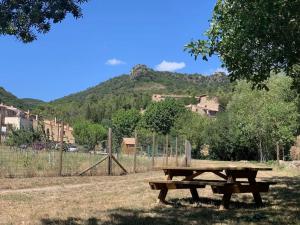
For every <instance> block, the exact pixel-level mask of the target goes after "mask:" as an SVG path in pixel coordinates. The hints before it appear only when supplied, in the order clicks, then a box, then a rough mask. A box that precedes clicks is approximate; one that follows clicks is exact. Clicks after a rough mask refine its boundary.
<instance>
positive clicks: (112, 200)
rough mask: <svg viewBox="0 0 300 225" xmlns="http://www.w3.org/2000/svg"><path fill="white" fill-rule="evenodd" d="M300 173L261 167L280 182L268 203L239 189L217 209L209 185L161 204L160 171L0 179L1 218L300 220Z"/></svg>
mask: <svg viewBox="0 0 300 225" xmlns="http://www.w3.org/2000/svg"><path fill="white" fill-rule="evenodd" d="M193 163H194V164H195V163H200V164H205V163H207V162H203V161H201V162H193ZM208 163H212V162H208ZM299 175H300V173H299V172H297V171H289V170H288V171H287V170H274V171H272V172H260V173H259V175H258V176H259V179H261V178H263V179H271V180H276V181H278V182H279V183H278V184H277V185H275V186H273V187H272V188H271V191H270V192H269V193H267V194H264V195H263V199H264V201H265V207H263V208H259V209H258V208H256V207H255V205H254V204H253V202H252V198H251V196H250V195H238V196H234V197H233V199H232V204H231V209H230V210H227V211H219V210H218V206H219V204H220V199H221V196H220V195H214V194H212V192H211V190H210V188H205V189H204V190H202V189H201V190H199V194H200V196H201V202H200V203H192V202H191V198H190V194H189V192H188V191H187V190H183V191H179V190H176V191H171V192H170V193H169V195H168V197H167V199H168V200H169V201H171V202H173V203H174V205H173V206H171V207H170V206H167V207H166V206H158V205H156V203H155V202H156V198H157V195H158V192H157V191H152V190H150V188H149V185H148V183H147V181H148V180H150V179H159V178H164V176H163V173H162V172H161V171H156V172H147V173H138V174H131V175H126V176H112V177H108V176H103V177H100V176H98V177H63V178H60V177H48V178H41V177H39V178H38V177H36V178H22V179H17V178H15V179H0V224H1V225H4V224H5V225H8V224H18V225H19V224H25V225H26V224H30V225H34V224H41V225H53V224H61V225H83V224H87V225H100V224H104V225H108V224H124V225H125V224H126V225H127V224H128V225H133V224H136V225H139V224H145V225H146V224H147V225H148V224H150V225H151V224H155V225H161V224H162V225H165V224H187V225H189V224H300V214H299V210H300V176H299ZM205 176H206V178H211V176H212V175H209V174H207V175H205Z"/></svg>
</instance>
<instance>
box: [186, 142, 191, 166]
mask: <svg viewBox="0 0 300 225" xmlns="http://www.w3.org/2000/svg"><path fill="white" fill-rule="evenodd" d="M191 158H192V156H191V145H190V143H189V141H188V140H185V166H186V167H189V166H191Z"/></svg>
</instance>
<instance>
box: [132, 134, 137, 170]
mask: <svg viewBox="0 0 300 225" xmlns="http://www.w3.org/2000/svg"><path fill="white" fill-rule="evenodd" d="M134 140H135V145H134V155H133V172H134V173H136V154H137V145H138V142H137V141H138V140H137V132H136V131H135V132H134Z"/></svg>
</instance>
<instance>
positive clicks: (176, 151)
mask: <svg viewBox="0 0 300 225" xmlns="http://www.w3.org/2000/svg"><path fill="white" fill-rule="evenodd" d="M175 160H176V166H178V138H177V137H176V139H175Z"/></svg>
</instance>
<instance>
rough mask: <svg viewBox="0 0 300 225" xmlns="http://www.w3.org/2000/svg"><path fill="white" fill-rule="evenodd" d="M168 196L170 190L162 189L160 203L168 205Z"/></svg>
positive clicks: (159, 196)
mask: <svg viewBox="0 0 300 225" xmlns="http://www.w3.org/2000/svg"><path fill="white" fill-rule="evenodd" d="M167 194H168V189H166V188H165V189H161V190H160V192H159V195H158V202H159V203H164V204H166V203H167V201H166V196H167Z"/></svg>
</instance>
